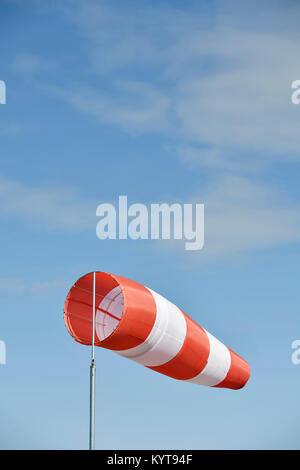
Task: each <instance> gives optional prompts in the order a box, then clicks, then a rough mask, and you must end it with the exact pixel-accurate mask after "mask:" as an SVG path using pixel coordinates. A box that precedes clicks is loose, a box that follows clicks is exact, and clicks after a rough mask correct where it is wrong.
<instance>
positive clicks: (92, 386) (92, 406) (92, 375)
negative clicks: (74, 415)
mask: <svg viewBox="0 0 300 470" xmlns="http://www.w3.org/2000/svg"><path fill="white" fill-rule="evenodd" d="M95 294H96V273H95V272H94V273H93V314H92V328H93V332H92V357H91V366H90V445H89V450H94V449H95V375H96V366H95Z"/></svg>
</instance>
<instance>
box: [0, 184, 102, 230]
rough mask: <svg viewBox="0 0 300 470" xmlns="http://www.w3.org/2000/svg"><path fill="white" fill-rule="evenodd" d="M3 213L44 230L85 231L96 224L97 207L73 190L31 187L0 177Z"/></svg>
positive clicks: (0, 196)
mask: <svg viewBox="0 0 300 470" xmlns="http://www.w3.org/2000/svg"><path fill="white" fill-rule="evenodd" d="M0 212H2V213H4V214H8V215H10V216H14V217H19V218H21V219H25V220H30V221H31V222H35V223H36V224H38V225H39V226H40V227H41V228H43V229H45V228H47V229H52V230H53V229H59V230H68V231H82V230H86V229H88V228H91V227H93V226H94V225H95V206H93V205H91V204H88V203H82V202H79V201H78V198H77V196H76V195H75V193H74V191H72V190H70V189H65V188H59V187H31V186H29V185H25V184H22V183H19V182H16V181H12V180H9V179H5V178H3V177H0Z"/></svg>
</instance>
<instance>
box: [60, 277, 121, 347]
mask: <svg viewBox="0 0 300 470" xmlns="http://www.w3.org/2000/svg"><path fill="white" fill-rule="evenodd" d="M95 287H96V288H95V333H96V334H95V344H100V343H101V342H102V341H104V340H105V339H106V338H108V337H109V336H111V335H112V333H113V332H114V331H115V329H116V328H117V327H118V325H119V323H120V320H121V318H122V315H123V310H124V297H123V292H122V289H121V286H120V284H119V283H118V281H117V280H116V279H115V278H114V277H113V276H112V275H111V274H108V273H103V272H97V273H96V283H95ZM92 315H93V273H89V274H86V275H85V276H83V277H81V278H80V279H78V281H77V282H76V283H75V284H74V285H73V287H72V288H71V290H70V291H69V294H68V296H67V299H66V302H65V308H64V318H65V323H66V326H67V329H68V330H69V332H70V334H71V335H72V336H73V338H74V339H75V340H76V341H78V342H79V343H81V344H86V345H91V343H92V321H93V317H92Z"/></svg>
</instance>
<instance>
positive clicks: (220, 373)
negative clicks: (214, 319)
mask: <svg viewBox="0 0 300 470" xmlns="http://www.w3.org/2000/svg"><path fill="white" fill-rule="evenodd" d="M205 333H206V334H207V336H208V339H209V346H210V351H209V356H208V361H207V364H206V366H205V367H204V369H203V370H202V371H201V372H200V374H198V375H196V377H193V378H192V379H189V380H187V382H192V383H195V384H199V385H207V386H209V387H213V386H214V385H218V384H219V383H221V382H222V381H223V380H224V379H225V377H226V375H227V373H228V371H229V369H230V365H231V358H230V352H229V349H228V348H227V347H226V346H225V345H224V344H223V343H221V341H219V340H218V339H217V338H215V337H214V336H213V335H211V334H210V333H208V331H205Z"/></svg>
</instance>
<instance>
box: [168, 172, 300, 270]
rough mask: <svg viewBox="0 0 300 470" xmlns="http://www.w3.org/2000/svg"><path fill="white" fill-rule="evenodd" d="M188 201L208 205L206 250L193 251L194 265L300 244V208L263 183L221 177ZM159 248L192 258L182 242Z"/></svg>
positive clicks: (282, 193) (240, 178) (206, 214)
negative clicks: (254, 251)
mask: <svg viewBox="0 0 300 470" xmlns="http://www.w3.org/2000/svg"><path fill="white" fill-rule="evenodd" d="M184 202H186V201H184ZM189 202H190V203H204V205H205V240H204V248H203V249H202V250H201V251H198V252H196V251H193V252H192V255H193V257H192V258H193V262H199V261H200V262H202V261H203V259H204V258H207V259H210V260H211V259H214V258H215V257H216V258H220V257H224V256H228V255H234V254H239V253H250V252H251V251H253V250H260V249H268V248H272V247H279V246H282V245H286V244H289V243H297V242H299V241H300V205H299V204H297V203H294V202H293V201H291V200H290V198H289V196H288V195H287V194H286V193H284V192H282V191H279V190H278V189H276V188H275V187H272V186H270V185H266V184H265V183H264V182H263V181H257V180H256V179H253V178H249V177H241V176H233V175H226V176H221V177H219V178H217V179H216V180H215V181H214V182H213V183H212V182H210V183H209V184H208V185H207V187H206V188H205V189H204V190H203V191H202V192H199V193H198V194H197V195H196V196H195V197H194V198H193V199H191V200H189ZM159 245H160V247H161V248H162V249H166V250H170V251H172V252H174V253H175V252H176V253H180V254H183V253H186V254H187V255H188V256H190V255H189V253H188V252H186V251H184V246H183V242H181V241H174V242H168V243H166V242H159Z"/></svg>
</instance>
